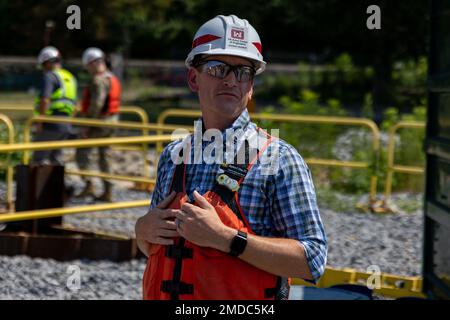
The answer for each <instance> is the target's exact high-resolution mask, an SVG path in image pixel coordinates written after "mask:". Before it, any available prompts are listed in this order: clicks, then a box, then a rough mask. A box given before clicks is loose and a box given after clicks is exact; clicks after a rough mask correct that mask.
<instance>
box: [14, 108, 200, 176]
mask: <svg viewBox="0 0 450 320" xmlns="http://www.w3.org/2000/svg"><path fill="white" fill-rule="evenodd" d="M36 122H45V123H65V124H72V125H80V126H89V127H103V128H119V129H134V130H142V131H143V132H144V131H145V132H146V133H148V131H156V130H158V131H160V132H167V131H174V130H175V129H179V128H180V126H174V125H172V126H171V125H159V124H154V123H136V122H127V121H117V122H104V121H102V120H97V119H88V118H70V117H52V116H38V117H32V118H29V119H28V120H27V122H26V123H25V126H24V133H23V140H24V143H29V142H30V141H31V127H32V125H33V124H34V123H36ZM185 129H186V130H192V128H189V127H185ZM84 141H86V140H84ZM142 145H143V146H144V145H145V148H144V147H143V148H142V150H143V151H145V153H143V154H142V156H143V163H144V165H143V167H144V168H143V172H142V175H143V176H144V177H148V176H150V173H149V172H148V170H147V148H148V146H147V145H148V144H147V143H143V144H142ZM29 159H30V155H29V152H24V154H23V159H22V162H23V163H24V164H28V163H29ZM66 172H67V173H68V174H74V175H80V176H91V177H99V178H106V176H107V174H105V173H94V172H92V171H91V172H87V171H82V170H79V171H75V170H70V171H69V170H66ZM108 178H109V179H116V180H124V178H123V176H118V175H108ZM126 179H127V180H128V181H134V182H139V183H144V181H145V180H144V179H142V178H139V179H135V178H134V177H128V178H126ZM148 181H153V180H148Z"/></svg>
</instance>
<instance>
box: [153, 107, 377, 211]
mask: <svg viewBox="0 0 450 320" xmlns="http://www.w3.org/2000/svg"><path fill="white" fill-rule="evenodd" d="M170 116H176V117H189V118H195V117H200V116H201V111H199V110H183V109H167V110H165V111H163V112H161V113H160V114H159V116H158V119H157V123H158V124H161V125H163V124H165V121H166V119H167V118H168V117H170ZM250 117H251V118H252V119H254V120H273V121H282V122H297V123H316V124H334V125H358V126H364V127H367V128H368V129H369V130H370V131H371V133H372V150H373V160H372V163H367V162H358V161H339V160H334V159H314V158H310V159H305V161H306V162H307V163H308V164H310V165H329V166H336V167H350V168H368V167H369V168H370V167H372V168H371V175H370V190H369V207H370V208H371V209H372V208H374V206H375V204H376V196H377V179H378V176H377V174H378V161H379V153H380V130H379V129H378V127H377V125H376V124H375V123H374V122H373V121H372V120H370V119H361V118H346V117H323V116H307V115H294V114H276V115H272V114H262V113H251V114H250ZM156 148H157V151H158V153H161V152H162V144H157V147H156Z"/></svg>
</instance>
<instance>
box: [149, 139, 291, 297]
mask: <svg viewBox="0 0 450 320" xmlns="http://www.w3.org/2000/svg"><path fill="white" fill-rule="evenodd" d="M267 136H268V135H267ZM271 141H272V137H270V136H268V139H267V142H266V144H265V146H264V147H263V148H262V149H261V150H260V151H259V152H256V156H255V157H254V159H252V161H246V163H247V164H246V165H237V164H233V165H225V166H224V165H222V166H221V168H222V169H224V174H225V175H227V176H228V177H229V178H230V179H234V180H235V181H237V183H238V185H239V184H240V183H241V182H242V181H243V180H244V178H245V175H246V174H247V172H248V171H249V170H250V169H251V167H252V166H253V164H254V163H255V161H256V160H257V159H258V157H259V156H260V155H261V154H262V153H263V152H264V150H265V149H266V148H267V146H268V145H269V144H270V142H271ZM243 145H245V148H246V150H245V151H246V155H248V154H249V153H248V149H249V147H248V144H247V143H244V144H243ZM238 154H239V153H238ZM248 158H249V157H248V156H247V157H246V159H248ZM249 160H250V159H249ZM235 163H237V162H236V161H235ZM185 177H186V165H185V164H184V163H182V164H178V165H177V166H176V168H175V172H174V175H173V177H172V184H171V188H170V189H171V190H174V191H176V192H177V195H176V197H175V199H174V200H173V201H172V203H171V204H170V205H169V206H168V208H171V209H180V208H181V206H182V205H183V203H185V202H186V201H189V199H188V196H187V195H186V187H185ZM234 190H235V191H231V188H227V187H226V186H225V185H223V184H219V183H218V182H216V183H215V185H214V187H213V189H212V190H209V191H207V192H206V193H205V194H204V195H203V196H204V197H205V198H206V199H207V200H208V201H209V202H210V203H211V204H212V205H213V206H214V208H215V210H216V212H217V214H218V215H219V217H220V219H221V220H222V222H223V223H224V224H225V225H227V226H229V227H231V228H234V229H236V230H241V231H243V232H246V233H250V234H254V232H253V231H252V229H251V227H250V225H249V223H248V221H247V219H246V218H245V215H244V213H243V211H242V208H241V207H240V205H239V199H238V192H237V190H236V189H234ZM288 282H289V279H287V278H281V277H278V276H276V275H274V274H271V273H268V272H266V271H263V270H261V269H258V268H256V267H254V266H252V265H251V264H249V263H247V262H245V261H244V260H241V259H239V258H238V257H233V256H231V255H229V254H227V253H224V252H222V251H219V250H216V249H213V248H207V247H200V246H197V245H195V244H193V243H192V242H190V241H188V240H186V239H184V238H182V237H178V238H174V244H173V245H168V246H165V245H157V244H150V250H149V257H148V261H147V266H146V270H145V272H144V277H143V296H144V299H150V300H273V299H287V296H288V294H289V283H288Z"/></svg>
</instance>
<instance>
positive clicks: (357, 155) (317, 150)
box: [260, 90, 426, 194]
mask: <svg viewBox="0 0 450 320" xmlns="http://www.w3.org/2000/svg"><path fill="white" fill-rule="evenodd" d="M279 104H280V105H281V106H282V107H281V110H280V109H277V108H275V107H274V106H269V107H266V108H264V109H263V110H262V112H263V113H266V114H277V113H280V111H281V112H282V113H286V114H298V115H316V116H337V117H342V116H346V115H347V112H346V111H345V109H344V108H343V107H342V105H341V102H340V101H339V100H338V99H328V100H327V101H326V103H321V102H320V95H319V94H317V93H316V92H314V91H311V90H301V91H300V92H299V93H298V98H297V99H292V98H290V97H288V96H283V97H281V98H280V100H279ZM363 113H364V114H365V115H366V116H367V117H370V115H372V114H373V102H372V98H371V95H370V94H366V95H365V98H364V102H363ZM425 117H426V108H425V107H423V106H420V107H416V108H414V109H413V112H412V113H410V114H403V115H400V114H399V112H398V110H397V109H396V108H393V107H392V108H388V109H387V110H386V111H385V114H384V119H385V120H384V121H383V123H382V124H381V130H382V145H381V149H380V153H379V157H378V159H377V158H376V156H375V154H374V153H373V149H372V143H373V138H372V135H371V133H370V132H369V131H368V130H367V129H366V128H361V127H349V126H337V125H324V124H319V125H316V124H311V123H304V124H303V123H302V124H298V123H286V122H284V123H277V122H275V121H261V122H260V126H261V127H263V128H267V129H279V130H280V137H281V138H282V139H284V140H286V141H287V142H288V143H290V144H292V145H293V146H294V147H295V148H296V149H297V150H299V152H300V154H301V155H302V156H303V157H304V158H305V159H308V158H316V159H338V160H341V161H359V162H366V163H369V169H368V170H367V169H354V168H333V167H327V166H311V170H312V173H313V177H314V180H315V182H316V183H317V184H318V185H319V186H320V187H321V188H329V189H333V190H335V191H338V192H344V193H354V194H355V193H356V194H361V193H366V194H367V193H368V191H369V189H370V177H371V175H377V176H378V185H377V188H378V191H379V192H381V191H382V190H383V189H384V184H385V175H386V172H387V143H386V142H387V133H388V131H389V129H390V128H391V127H392V126H393V125H394V124H396V123H397V122H398V121H401V120H414V121H424V120H425ZM398 139H399V141H400V142H399V143H397V148H396V154H395V163H398V164H404V165H414V166H423V165H424V154H423V151H422V143H423V139H424V132H423V130H417V129H403V130H400V131H399V133H398ZM383 141H384V143H383ZM422 181H423V180H422V176H414V175H405V174H403V175H400V174H394V180H393V188H394V189H395V190H408V191H421V190H422V183H423V182H422Z"/></svg>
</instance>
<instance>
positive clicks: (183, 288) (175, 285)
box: [161, 280, 194, 295]
mask: <svg viewBox="0 0 450 320" xmlns="http://www.w3.org/2000/svg"><path fill="white" fill-rule="evenodd" d="M161 291H162V292H166V293H170V294H172V295H173V294H176V295H178V294H193V293H194V285H193V284H190V283H185V282H178V281H172V280H165V281H162V282H161Z"/></svg>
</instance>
